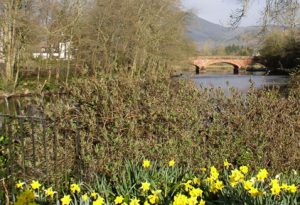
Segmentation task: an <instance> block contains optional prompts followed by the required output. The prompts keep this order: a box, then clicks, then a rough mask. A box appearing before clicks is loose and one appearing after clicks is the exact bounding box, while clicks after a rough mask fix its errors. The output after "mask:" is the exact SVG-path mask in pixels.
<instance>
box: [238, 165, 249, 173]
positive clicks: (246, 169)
mask: <svg viewBox="0 0 300 205" xmlns="http://www.w3.org/2000/svg"><path fill="white" fill-rule="evenodd" d="M240 171H241V172H242V173H243V174H247V173H248V172H249V168H248V167H247V166H240Z"/></svg>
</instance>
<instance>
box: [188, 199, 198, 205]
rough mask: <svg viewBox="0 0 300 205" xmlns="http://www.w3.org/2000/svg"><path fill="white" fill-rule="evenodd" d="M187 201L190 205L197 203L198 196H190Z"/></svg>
mask: <svg viewBox="0 0 300 205" xmlns="http://www.w3.org/2000/svg"><path fill="white" fill-rule="evenodd" d="M187 203H188V205H196V204H197V203H198V200H197V198H196V197H190V198H188V201H187Z"/></svg>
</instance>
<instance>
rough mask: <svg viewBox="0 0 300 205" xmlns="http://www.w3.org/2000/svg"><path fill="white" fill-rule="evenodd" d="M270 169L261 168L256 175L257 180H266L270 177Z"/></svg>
mask: <svg viewBox="0 0 300 205" xmlns="http://www.w3.org/2000/svg"><path fill="white" fill-rule="evenodd" d="M268 174H269V173H268V171H267V170H266V169H261V170H260V171H259V172H258V174H257V175H256V178H257V180H259V181H265V179H266V178H267V177H268Z"/></svg>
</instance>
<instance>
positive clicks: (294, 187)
mask: <svg viewBox="0 0 300 205" xmlns="http://www.w3.org/2000/svg"><path fill="white" fill-rule="evenodd" d="M288 191H289V192H291V193H296V192H297V186H296V185H295V184H292V185H290V186H289V187H288Z"/></svg>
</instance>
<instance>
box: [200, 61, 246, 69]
mask: <svg viewBox="0 0 300 205" xmlns="http://www.w3.org/2000/svg"><path fill="white" fill-rule="evenodd" d="M216 64H228V65H232V66H233V67H234V68H235V67H237V68H240V67H241V66H240V65H238V64H237V63H234V62H230V61H217V62H212V63H208V64H206V65H205V66H204V67H205V68H206V67H208V66H212V65H216Z"/></svg>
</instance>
